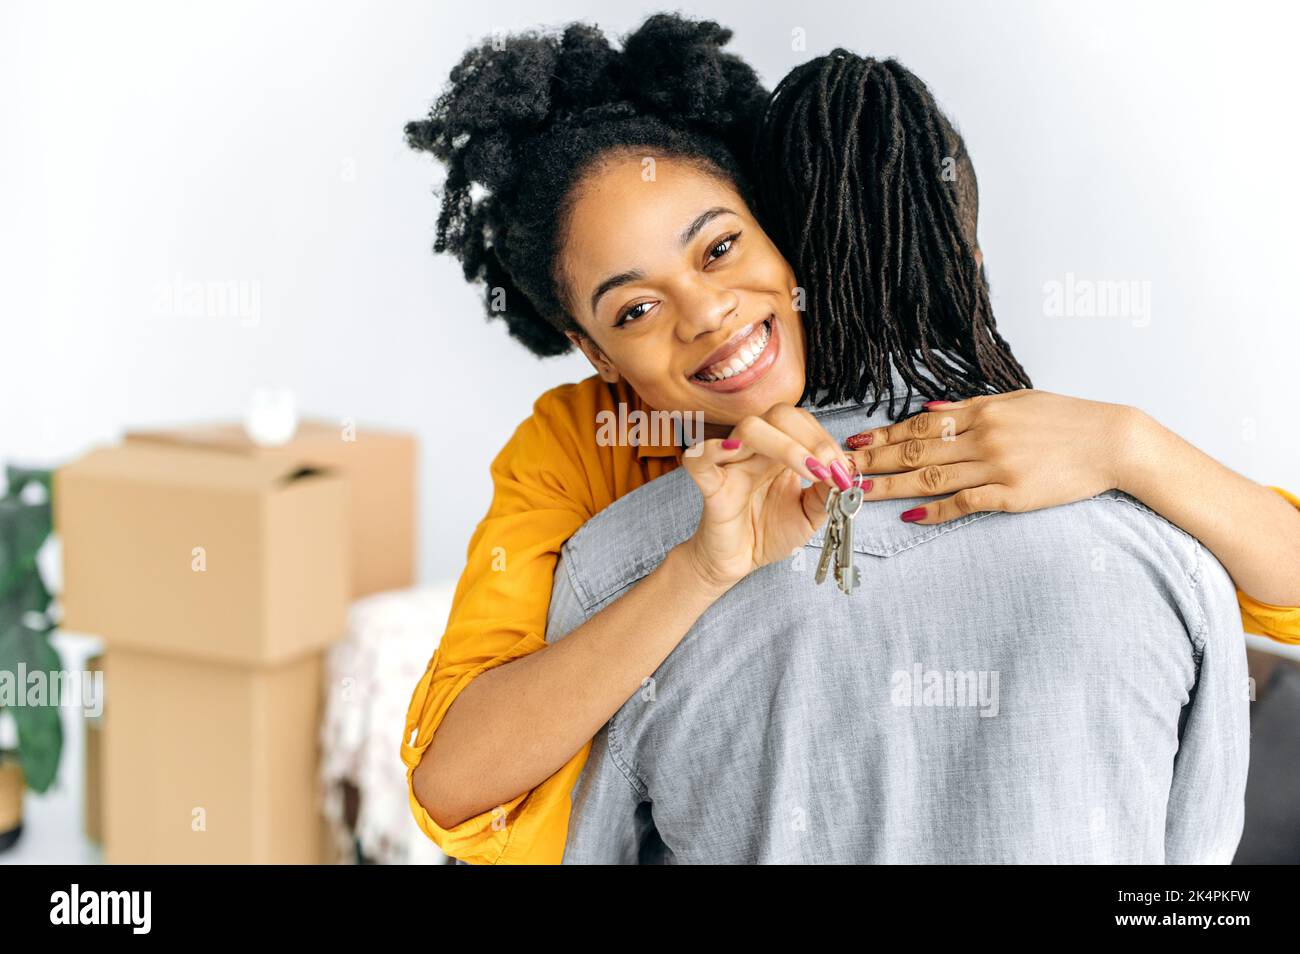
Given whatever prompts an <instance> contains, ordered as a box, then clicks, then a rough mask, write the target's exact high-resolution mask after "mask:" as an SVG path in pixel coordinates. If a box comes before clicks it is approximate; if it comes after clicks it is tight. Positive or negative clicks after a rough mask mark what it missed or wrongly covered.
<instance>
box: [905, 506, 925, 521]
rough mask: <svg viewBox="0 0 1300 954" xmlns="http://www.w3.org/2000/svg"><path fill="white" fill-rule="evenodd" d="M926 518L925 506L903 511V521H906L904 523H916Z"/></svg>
mask: <svg viewBox="0 0 1300 954" xmlns="http://www.w3.org/2000/svg"><path fill="white" fill-rule="evenodd" d="M924 519H925V508H924V507H913V508H912V509H911V510H904V511H903V522H904V523H916V521H918V520H924Z"/></svg>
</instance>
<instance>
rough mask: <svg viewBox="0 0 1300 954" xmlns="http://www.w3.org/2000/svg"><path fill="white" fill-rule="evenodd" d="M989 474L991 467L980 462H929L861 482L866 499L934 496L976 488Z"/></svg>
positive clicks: (987, 479)
mask: <svg viewBox="0 0 1300 954" xmlns="http://www.w3.org/2000/svg"><path fill="white" fill-rule="evenodd" d="M992 476H993V472H992V468H991V467H989V466H988V465H987V464H984V463H982V462H980V461H961V462H960V463H956V464H930V465H929V466H928V467H922V468H921V469H920V470H910V471H907V472H905V473H902V474H890V475H888V476H884V477H870V478H869V479H867V480H864V481H863V482H862V485H861V486H862V492H863V495H864V496H865V497H866V499H868V500H897V499H900V498H902V497H937V496H938V495H939V494H951V493H955V492H956V491H959V490H966V489H967V488H970V487H979V486H981V485H983V484H985V483H987V482H988V481H989V480H990V478H991V477H992Z"/></svg>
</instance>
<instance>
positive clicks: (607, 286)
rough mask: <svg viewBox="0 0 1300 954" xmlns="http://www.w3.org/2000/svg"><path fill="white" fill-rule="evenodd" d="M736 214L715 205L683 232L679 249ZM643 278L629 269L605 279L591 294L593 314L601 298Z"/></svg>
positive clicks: (679, 239)
mask: <svg viewBox="0 0 1300 954" xmlns="http://www.w3.org/2000/svg"><path fill="white" fill-rule="evenodd" d="M735 214H736V213H735V212H733V211H732V210H731V209H728V208H727V207H726V206H722V205H715V206H714V207H713V208H711V209H706V210H705V211H703V212H701V213H700V214H699V215H697V216H696V217H695V219H694V221H692V222H691V224H690V225H688V226H687V227H686V228H685V229H684V230H683V231H682V234H681V235H680V236H678V239H677V245H678V247H679V248H685V247H686V246H687V245H688V244H690V241H691V239H693V238H695V236H697V235H699V234H700V229H702V228H704V226H706V225H708V224H709V223H710V222H712V221H713V220H714V219H716V218H717V217H718V216H720V215H735ZM643 278H645V272H643V271H641V270H640V269H639V268H633V269H629V270H628V271H626V272H619V273H618V274H617V275H611V276H609V278H607V279H605V280H604V281H603V282H601V283H600V284H599V285H597V286H596V290H595V291H594V292H592V293H591V312H592V314H595V313H596V303H597V302H599V301H600V298H601V296H602V295H604V294H605V292H608V291H613V290H614V289H615V288H618V287H619V286H620V285H627V284H628V283H630V282H636V281H640V280H641V279H643Z"/></svg>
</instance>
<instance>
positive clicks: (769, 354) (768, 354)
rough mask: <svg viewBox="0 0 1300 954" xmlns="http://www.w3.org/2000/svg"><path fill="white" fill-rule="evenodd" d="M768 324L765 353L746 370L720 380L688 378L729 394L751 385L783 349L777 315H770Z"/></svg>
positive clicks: (765, 371)
mask: <svg viewBox="0 0 1300 954" xmlns="http://www.w3.org/2000/svg"><path fill="white" fill-rule="evenodd" d="M766 324H767V326H768V336H767V346H766V347H765V348H763V353H762V354H760V355H759V356H758V360H757V361H755V362H754V363H753V364H752V365H750V366H749V367H748V368H746V369H745V370H744V371H741V372H740V373H739V374H735V375H732V376H731V377H729V378H723V379H722V380H720V381H701V380H700V379H699V378H697V377H695V376H693V375H692V376H690V377H689V378H687V380H689V381H690V382H691V384H694V385H695V386H697V387H701V388H705V389H706V390H709V391H716V392H719V393H723V394H729V393H731V392H733V391H742V390H744V389H745V388H747V387H749V386H750V385H751V384H753V383H754V382H755V381H757V380H758V379H759V378H761V377H762V376H763V375H764V374H766V373H767V370H768V369H769V368H771V367H772V365H773V364H775V363H776V358H777V354H778V353H779V352H780V350H781V340H780V336H779V335H778V334H777V321H776V316H775V315H770V316H769V317H768V318H767V322H766Z"/></svg>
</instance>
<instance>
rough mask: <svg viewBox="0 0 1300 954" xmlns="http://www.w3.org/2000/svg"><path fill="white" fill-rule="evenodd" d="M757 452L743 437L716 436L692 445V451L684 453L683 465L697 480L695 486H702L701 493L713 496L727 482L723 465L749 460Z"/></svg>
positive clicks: (692, 477) (694, 479)
mask: <svg viewBox="0 0 1300 954" xmlns="http://www.w3.org/2000/svg"><path fill="white" fill-rule="evenodd" d="M696 448H698V451H697V450H696ZM755 453H756V451H755V449H754V447H753V446H752V445H751V446H748V447H747V446H746V445H745V442H744V440H743V439H737V438H735V437H727V438H716V437H715V438H711V439H709V440H707V441H700V442H699V443H698V444H693V445H691V453H688V454H683V455H682V466H683V467H684V468H686V472H687V473H688V474H690V476H691V480H693V481H695V486H697V487H699V488H700V493H702V494H703V495H704V496H705V497H711V496H713V495H714V494H715V493H717V492H718V491H719V490H720V489H721V488H722V485H723V484H724V483H725V482H726V475H725V474H724V473H723V472H722V465H723V464H737V463H740V462H741V461H745V460H749V459H750V458H752V457H754V455H755Z"/></svg>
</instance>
